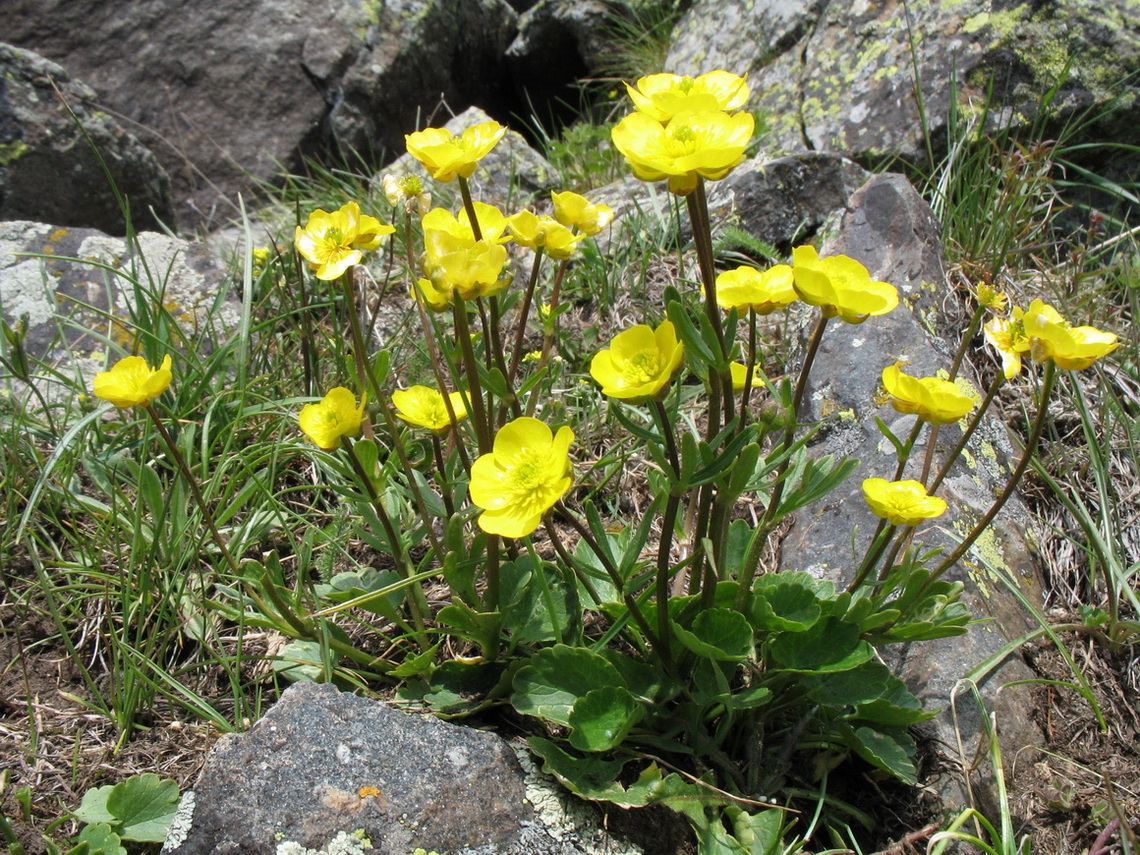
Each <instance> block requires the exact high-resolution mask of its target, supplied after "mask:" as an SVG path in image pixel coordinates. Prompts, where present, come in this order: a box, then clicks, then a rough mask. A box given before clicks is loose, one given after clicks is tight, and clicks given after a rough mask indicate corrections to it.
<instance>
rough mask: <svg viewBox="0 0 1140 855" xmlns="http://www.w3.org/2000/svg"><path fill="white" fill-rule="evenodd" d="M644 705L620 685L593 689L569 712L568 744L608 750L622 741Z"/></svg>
mask: <svg viewBox="0 0 1140 855" xmlns="http://www.w3.org/2000/svg"><path fill="white" fill-rule="evenodd" d="M644 715H645V708H644V707H643V706H642V705H641V704H639V703H638V702H637V700H636V699H635V698H634V697H633V695H631V694H630V693H629V692H628V691H626V690H625V689H623V688H621V687H620V686H606V687H604V688H601V689H594V690H593V691H592V692H588V693H587V694H586V695H585V696H584V697H582V698H580V699H579V700H578V702H577V703H576V704H574V708H573V709H572V710H571V711H570V726H571V727H572V728H574V732H573V733H571V734H570V744H571V745H573V746H574V747H575V748H577V749H578V750H579V751H609V750H610V749H611V748H616V747H617V746H618V745H621V743H622V742H624V741H625V738H626V737H627V736H628V735H629V732H630V730H632V729H633V726H634V725H636V724H637V723H638V722H639V721H641V719H642V717H643V716H644Z"/></svg>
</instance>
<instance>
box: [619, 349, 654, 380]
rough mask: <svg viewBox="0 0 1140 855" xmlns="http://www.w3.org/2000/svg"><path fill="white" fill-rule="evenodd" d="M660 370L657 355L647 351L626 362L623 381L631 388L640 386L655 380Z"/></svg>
mask: <svg viewBox="0 0 1140 855" xmlns="http://www.w3.org/2000/svg"><path fill="white" fill-rule="evenodd" d="M659 370H660V361H659V360H658V358H657V354H656V353H651V352H649V351H645V352H643V353H638V354H635V355H634V356H633V357H632V358H630V359H629V360H627V361H626V363H625V370H624V371H623V372H622V379H623V380H625V382H626V383H627V384H628V385H630V386H640V385H642V384H643V383H648V382H649V381H650V380H652V379H654V378H655V377H656V376H657V374H658V372H659Z"/></svg>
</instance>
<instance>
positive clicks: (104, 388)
mask: <svg viewBox="0 0 1140 855" xmlns="http://www.w3.org/2000/svg"><path fill="white" fill-rule="evenodd" d="M172 377H173V375H172V374H171V372H170V355H169V354H167V355H166V356H165V357H163V359H162V365H161V366H159V367H158V368H151V367H150V366H149V365H147V364H146V360H145V359H143V358H142V357H141V356H128V357H126V358H124V359H120V360H119V361H118V362H116V363H115V364H114V365H112V366H111V370H110V371H100V372H99V373H98V374H96V375H95V380H94V382H93V383H92V384H91V391H92V393H93V394H94V395H95V397H96V398H102V399H103V400H104V401H110V402H111V403H112V404H114V405H115V406H116V407H118V408H119V409H121V410H124V409H126V408H127V407H145V406H146V405H147V404H149V403H150V402H151V401H153V400H154V399H155V398H157V397H158V396H159V395H161V394H162V393H163V392H165V391H166V388H167V387H168V386H169V385H170V381H171V379H172Z"/></svg>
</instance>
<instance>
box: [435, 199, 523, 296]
mask: <svg viewBox="0 0 1140 855" xmlns="http://www.w3.org/2000/svg"><path fill="white" fill-rule="evenodd" d="M474 208H475V216H476V217H478V219H479V226H480V229H481V230H482V234H483V240H481V241H476V240H475V234H474V232H473V231H472V229H471V221H470V219H469V218H468V216H467V212H466V210H464V211H461V212H460V214H459V216H458V217H456V216H454V215H453V214H452V213H451V212H450V211H448V210H446V209H444V208H435V209H433V210H431V211H429V212H428V213H427V216H425V217H424V218H423V227H424V256H425V258H424V272H425V273H427V274H428V276H429V277H430V278H431V281H432V283H433V285H434V287H435V289H436V291H437V292H439V293H440V294H442V295H451V294H458V295H459V296H460V297H461V298H462V299H464V300H473V299H475V298H476V297H483V296H488V295H491V294H497V293H498V292H499V291H502V290H503V289H504V288H505V287H507V285H508V283H509V282H510V280H509V279H507V278H503V277H502V272H503V267H504V265H505V264H506V263H507V250H506V248H505V247H503V246H501V245H500V244H502V243H503V242H504V241H507V240H510V237H509V236H508V235H506V234H505V232H506V230H507V219H506V217H504V216H503V213H502V211H500V210H499V209H498V208H496V207H494V206H493V205H484V204H483V203H481V202H476V203H475V205H474Z"/></svg>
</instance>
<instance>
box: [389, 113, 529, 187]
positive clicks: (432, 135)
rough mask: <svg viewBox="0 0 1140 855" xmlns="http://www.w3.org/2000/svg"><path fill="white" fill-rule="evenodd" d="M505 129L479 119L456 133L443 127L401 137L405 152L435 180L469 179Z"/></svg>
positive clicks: (493, 122) (495, 123) (497, 124)
mask: <svg viewBox="0 0 1140 855" xmlns="http://www.w3.org/2000/svg"><path fill="white" fill-rule="evenodd" d="M506 132H507V129H506V128H504V127H503V126H502V125H500V124H499V123H498V122H495V121H490V122H482V123H481V124H478V125H474V126H473V127H470V128H467V129H466V130H465V131H463V133H461V134H460V135H459V136H455V135H454V134H452V133H451V132H450V131H448V130H447V129H446V128H425V129H424V130H422V131H417V132H416V133H414V134H408V135H407V136H405V137H404V142H405V143H406V144H407V147H408V154H410V155H411V156H412V157H414V158H415V159H416V160H418V161H419V162H420V163H422V164H423V165H424V167H425V168H426V169H427V171H428V172H430V173H431V177H432V178H434V179H435V180H436V181H443V182H445V183H446V182H448V181H452V180H453V179H454V178H455V176H457V175H458V176H460V177H462V178H470V177H471V175H472V174H473V173H474V172H475V167H476V166H477V165H478V163H479V161H480V160H482V159H483V158H484V157H486V156H487V155H488V154H490V153H491V149H493V148H494V147H495V146H496V145H498V143H499V140H501V139H502V138H503V135H504V134H505V133H506Z"/></svg>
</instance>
